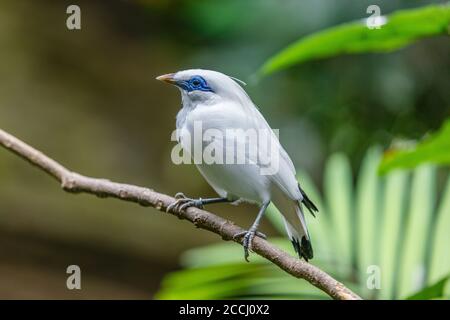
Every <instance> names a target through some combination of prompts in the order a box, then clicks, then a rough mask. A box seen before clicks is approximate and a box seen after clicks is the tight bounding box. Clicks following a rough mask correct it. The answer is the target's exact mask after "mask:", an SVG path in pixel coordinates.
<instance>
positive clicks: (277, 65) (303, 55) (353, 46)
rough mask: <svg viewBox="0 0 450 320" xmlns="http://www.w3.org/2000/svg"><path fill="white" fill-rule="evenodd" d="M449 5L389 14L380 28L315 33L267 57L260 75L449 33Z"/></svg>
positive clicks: (354, 26) (359, 25) (351, 26)
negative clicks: (341, 55) (321, 59)
mask: <svg viewBox="0 0 450 320" xmlns="http://www.w3.org/2000/svg"><path fill="white" fill-rule="evenodd" d="M449 23H450V7H449V6H447V5H431V6H427V7H423V8H419V9H410V10H402V11H398V12H396V13H393V14H391V15H389V16H388V17H387V21H386V24H384V25H383V26H382V27H381V28H380V29H369V28H368V27H367V26H366V23H365V21H356V22H351V23H346V24H343V25H339V26H336V27H333V28H329V29H325V30H323V31H320V32H317V33H314V34H312V35H309V36H307V37H304V38H301V39H300V40H298V41H296V42H294V43H293V44H291V45H289V46H288V47H287V48H285V49H284V50H282V51H281V52H279V53H277V54H276V55H275V56H273V57H271V58H270V59H268V60H267V61H266V62H265V63H264V64H263V66H262V67H261V68H260V69H259V71H258V74H259V75H261V76H265V75H269V74H271V73H274V72H276V71H279V70H282V69H286V68H288V67H290V66H292V65H295V64H300V63H303V62H306V61H310V60H314V59H319V58H326V57H332V56H337V55H340V54H355V53H364V52H389V51H393V50H396V49H400V48H402V47H404V46H406V45H408V44H410V43H412V42H414V41H416V40H418V39H420V38H425V37H430V36H434V35H439V34H447V33H448V29H447V28H448V25H449Z"/></svg>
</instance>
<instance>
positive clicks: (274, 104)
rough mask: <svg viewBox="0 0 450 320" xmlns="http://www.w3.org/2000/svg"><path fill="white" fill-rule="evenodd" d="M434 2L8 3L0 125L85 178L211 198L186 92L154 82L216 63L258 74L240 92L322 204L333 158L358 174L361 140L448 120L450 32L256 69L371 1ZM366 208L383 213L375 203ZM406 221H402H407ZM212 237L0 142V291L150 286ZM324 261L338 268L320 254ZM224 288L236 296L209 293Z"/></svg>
mask: <svg viewBox="0 0 450 320" xmlns="http://www.w3.org/2000/svg"><path fill="white" fill-rule="evenodd" d="M438 3H445V1H411V0H404V1H392V0H390V1H387V0H386V1H373V0H372V1H360V0H346V1H342V0H341V1H331V0H308V1H306V0H303V1H293V0H290V1H283V2H280V1H275V0H252V1H237V0H230V1H220V2H219V1H168V0H166V1H163V0H161V1H157V0H147V1H145V0H141V1H92V0H90V1H87V0H86V1H76V3H74V2H72V1H50V0H48V1H46V0H41V1H31V0H28V1H20V2H19V1H9V0H8V1H2V2H1V3H0V39H1V41H0V47H1V50H0V127H1V128H2V129H4V130H6V131H8V132H10V133H12V134H14V135H16V136H17V137H19V138H21V139H23V140H24V141H26V142H27V143H29V144H31V145H32V146H35V147H36V148H38V149H40V150H42V151H44V152H45V153H47V154H48V155H49V156H51V157H53V158H55V159H56V160H58V161H60V162H61V163H62V164H64V165H65V166H67V167H69V168H71V169H72V170H74V171H78V172H80V173H83V174H86V175H92V176H96V177H105V178H109V179H111V180H116V181H121V182H127V183H132V184H137V185H142V186H148V187H150V188H154V189H155V190H158V191H160V192H163V193H168V194H175V193H176V192H178V191H183V192H184V193H185V194H187V195H190V196H194V197H198V196H202V197H207V196H213V195H214V192H213V191H212V190H211V188H210V187H209V186H208V185H207V183H206V182H205V181H204V180H203V179H202V177H201V176H200V174H198V173H197V170H196V168H195V167H194V166H187V165H182V166H176V165H174V164H173V163H172V162H171V159H170V151H171V149H172V147H173V142H171V141H170V134H171V132H172V130H173V129H174V126H175V119H174V118H175V115H176V113H177V112H178V110H179V106H180V97H179V94H178V93H177V92H175V91H174V90H173V88H169V87H166V86H163V85H161V84H160V83H158V82H157V81H155V80H154V78H155V77H156V76H158V75H160V74H163V73H168V72H173V71H177V70H181V69H189V68H205V69H213V70H218V71H221V72H224V73H226V74H229V75H232V76H235V77H237V78H240V79H242V80H244V81H248V82H249V84H248V86H247V87H246V90H247V92H248V93H249V94H250V96H251V97H252V99H253V101H254V102H255V103H256V104H257V105H258V106H259V107H260V110H261V112H262V113H263V114H264V116H265V117H266V119H267V120H268V122H269V123H270V124H271V126H272V127H273V128H279V129H280V139H281V142H282V144H283V145H284V146H285V148H286V149H287V151H288V153H289V154H290V156H291V158H292V160H293V161H294V164H295V166H296V167H297V168H299V169H301V171H302V172H307V173H308V176H309V177H310V180H311V183H310V185H311V188H314V186H316V188H317V196H316V197H315V199H317V200H319V199H320V195H319V194H320V193H325V194H326V193H327V183H326V181H327V174H326V170H324V168H330V166H332V165H330V164H329V162H330V161H333V160H330V159H333V157H336V154H337V155H338V156H337V157H338V158H339V157H341V160H342V157H343V158H344V160H342V161H341V162H343V163H344V164H343V165H342V164H341V167H339V166H340V165H339V164H337V165H336V166H337V167H338V168H337V169H330V170H337V171H333V172H335V174H336V176H335V177H334V178H333V177H331V178H328V179H331V180H333V181H335V183H337V182H339V181H340V180H339V178H340V177H344V179H347V180H345V183H346V185H347V186H351V185H352V184H353V183H355V182H356V179H357V177H358V176H359V174H358V173H360V172H362V171H363V170H364V168H363V166H362V163H364V160H363V159H366V160H367V152H368V151H367V150H378V151H377V152H378V153H376V154H377V155H378V158H376V157H375V156H372V158H373V157H375V158H376V159H379V155H380V148H381V149H383V150H385V149H387V148H388V147H389V146H391V145H392V143H393V141H398V140H399V139H408V140H419V139H421V138H422V137H423V136H424V135H426V134H427V133H429V132H434V131H437V130H438V129H439V128H440V127H441V126H442V124H443V123H444V120H445V119H446V118H448V117H449V116H450V95H449V94H448V92H449V90H448V88H449V87H450V83H449V79H450V78H449V70H450V58H449V52H450V50H449V49H450V43H449V41H448V35H447V36H445V35H442V36H436V37H432V38H427V39H423V40H421V41H419V42H417V43H414V44H412V45H410V46H407V47H405V48H401V49H400V50H398V51H395V52H391V53H387V54H382V53H368V54H359V55H339V56H336V57H331V58H328V59H323V60H315V61H311V62H307V63H304V64H301V65H295V66H293V67H291V68H288V69H286V70H283V71H280V72H278V73H275V74H273V75H269V76H267V77H263V78H260V79H257V80H256V78H255V77H252V76H254V75H255V74H256V72H257V70H258V69H259V68H260V67H261V65H262V64H263V63H264V62H265V61H266V60H267V59H268V58H270V57H271V56H273V55H274V54H275V53H277V52H278V51H280V50H281V49H283V48H285V47H286V46H287V45H289V44H290V43H292V42H294V41H296V40H298V39H299V38H301V37H303V36H306V35H309V34H312V33H314V32H317V31H320V30H323V29H326V28H329V27H333V26H335V25H338V24H340V23H344V22H348V21H355V20H358V19H362V18H365V17H368V16H369V14H367V13H366V9H367V7H368V6H369V5H371V4H377V5H379V6H380V8H381V13H382V14H389V13H391V12H394V11H397V10H399V9H408V8H415V7H421V6H425V5H429V4H438ZM69 4H77V5H79V6H80V8H81V23H82V29H81V30H77V31H70V30H68V29H67V28H66V18H67V16H68V15H67V14H66V8H67V6H68V5H69ZM373 146H379V147H375V148H378V149H371V148H372V147H373ZM373 152H375V151H372V153H373ZM369 153H370V151H369ZM339 155H340V156H339ZM330 157H331V158H330ZM337 161H338V162H339V160H337ZM372 167H373V168H374V170H375V167H376V166H375V165H372ZM342 168H343V169H342ZM339 170H341V171H339ZM345 170H347V171H348V172H347V173H344V174H343V175H340V173H339V172H344V171H345ZM430 170H434V171H433V173H430V174H431V175H432V176H433V181H432V182H431V183H435V185H436V186H435V188H436V191H435V194H436V196H435V197H434V195H431V196H430V197H432V199H436V200H430V201H435V202H433V203H443V202H444V200H445V199H444V196H443V194H444V189H445V185H446V179H447V176H448V172H447V169H445V168H438V169H430ZM435 171H436V172H435ZM404 174H405V175H406V174H407V173H404ZM405 179H406V178H405ZM425 179H426V177H425ZM434 179H435V180H434ZM324 181H325V182H324ZM336 181H337V182H336ZM406 181H407V180H406ZM427 181H428V180H427ZM393 183H395V182H393ZM397 183H400V184H401V185H403V184H404V183H405V182H397ZM339 185H340V184H339V183H338V184H337V186H338V189H339ZM391 188H394V189H392V190H393V192H395V191H396V190H397V189H396V187H395V185H394V186H393V187H392V186H391ZM420 191H421V190H420V189H419V190H418V191H416V192H417V194H421V192H420ZM343 192H344V191H343ZM344 194H345V193H344ZM349 194H350V193H349ZM380 201H381V200H380ZM392 201H393V202H394V203H397V202H399V203H400V202H401V201H403V200H399V201H396V200H395V199H394V200H392ZM405 201H406V200H405ZM350 202H351V201H349V203H350ZM331 203H333V202H332V200H331ZM339 205H342V203H340V204H339V203H338V204H336V206H339ZM344 207H345V203H344ZM362 207H363V208H364V207H365V206H362ZM439 208H441V207H439V206H438V205H436V208H434V207H433V208H432V209H430V210H429V211H430V212H431V213H430V215H432V214H433V212H437V211H438V209H439ZM446 208H447V207H446ZM211 209H212V210H213V211H214V212H216V213H217V214H220V215H221V216H224V217H227V218H228V219H231V220H233V221H235V222H236V223H238V224H239V225H242V226H248V225H250V224H251V222H252V221H253V219H254V217H255V214H256V208H255V207H252V206H250V205H241V206H239V207H230V206H227V205H217V206H213V207H211ZM325 211H327V210H325ZM394 211H395V209H394ZM371 212H373V215H372V216H371V218H373V219H374V220H377V216H376V215H375V213H376V209H374V210H372V211H371ZM383 212H384V211H383ZM324 214H325V213H324ZM330 214H331V215H333V214H332V213H330ZM349 214H350V213H349ZM434 215H437V213H434ZM433 217H434V216H430V218H429V220H430V221H435V218H433ZM349 219H351V216H349ZM362 219H364V217H363V218H362ZM332 221H333V220H332V219H331V220H330V224H332ZM399 221H400V222H399ZM427 221H428V220H427ZM446 221H447V222H448V221H449V220H446ZM430 223H431V222H430ZM397 225H398V226H397V227H398V228H400V229H401V226H402V225H403V224H402V223H401V220H398V221H397ZM405 225H407V224H405ZM353 227H354V228H357V227H356V226H353ZM449 227H450V226H449ZM313 228H315V227H313ZM261 229H262V230H263V231H264V232H265V233H267V234H268V235H269V236H272V235H279V232H278V231H279V230H278V228H277V227H276V223H275V227H273V226H272V225H271V224H270V223H269V222H268V221H264V223H263V224H262V227H261ZM333 230H334V229H333V227H331V229H330V230H329V231H327V232H328V234H327V236H328V237H331V238H333V236H334V234H333V232H334V231H333ZM339 230H340V231H339V232H342V230H344V229H342V228H341V229H339ZM396 230H397V229H392V231H391V235H392V234H396ZM319 232H321V231H317V232H316V233H319ZM322 232H325V231H323V230H322ZM383 232H384V229H383ZM422 236H423V237H426V235H422ZM344 238H345V236H344ZM313 239H314V240H313V241H314V242H313V245H317V246H318V247H325V249H324V250H325V251H330V248H328V250H327V248H326V244H327V243H330V242H326V241H325V240H324V241H323V242H321V238H320V236H319V235H318V234H317V235H314V234H313ZM390 239H392V238H390ZM347 240H348V239H347ZM347 240H345V239H344V240H343V241H347ZM217 242H220V239H219V238H218V237H217V236H215V235H213V234H211V233H208V232H206V231H201V230H198V229H195V228H193V227H192V226H191V225H190V224H188V223H186V222H183V221H180V220H177V219H174V218H173V217H172V216H169V215H166V214H161V213H160V212H158V211H156V210H154V209H151V208H141V207H139V206H136V205H133V204H129V203H124V202H120V201H116V200H111V199H107V200H101V199H96V198H95V197H92V196H89V195H72V194H66V193H64V192H62V191H61V190H60V188H59V186H58V185H57V184H56V183H55V182H54V181H53V180H52V179H49V178H48V177H46V176H45V175H44V174H43V173H41V172H39V171H38V170H36V169H35V168H32V167H31V166H29V165H28V164H27V163H25V162H24V161H21V160H19V159H18V158H17V157H16V156H14V155H12V154H10V153H7V152H5V151H3V150H0V252H1V259H0V298H143V299H145V298H153V297H154V296H155V294H156V293H157V292H158V290H160V288H161V285H160V283H161V281H162V279H163V278H164V276H166V275H168V274H169V273H170V272H172V271H176V270H178V269H179V268H180V267H181V265H180V262H179V261H180V255H181V254H182V253H183V252H185V251H186V250H188V249H192V248H195V247H198V246H202V245H206V244H209V243H217ZM321 243H322V244H321ZM231 246H234V248H235V249H237V250H239V254H242V252H241V251H240V249H241V248H240V247H239V246H238V245H236V244H231ZM286 250H289V251H292V250H291V248H290V247H286ZM352 250H353V249H352V248H351V247H349V249H348V251H352ZM354 250H355V252H356V251H357V250H358V249H356V248H355V249H354ZM367 250H371V249H367ZM447 255H448V253H447ZM339 257H341V256H338V257H337V258H336V257H335V259H339ZM358 257H360V256H358V255H357V254H356V253H354V254H352V253H348V256H346V257H344V258H343V259H344V260H345V261H346V262H349V263H355V261H356V260H357V259H359V258H358ZM213 258H214V257H213V255H212V256H211V259H213ZM254 259H255V258H254ZM319 261H320V259H319ZM446 261H448V259H447V260H446ZM314 262H315V261H314V260H313V263H314ZM233 263H234V262H233ZM71 264H77V265H79V266H80V267H81V270H82V290H80V291H76V290H75V291H70V290H67V288H66V277H67V274H66V268H67V266H68V265H71ZM387 264H389V265H392V264H393V262H392V261H391V260H390V261H389V262H387ZM183 266H186V263H185V264H183ZM247 267H248V268H253V267H255V266H254V265H251V264H250V265H246V268H247ZM323 268H324V270H326V271H329V268H327V264H325V265H324V266H323ZM246 270H250V269H246ZM346 270H348V269H346ZM449 271H450V268H449ZM330 272H331V271H330ZM346 272H347V271H345V272H344V274H345V273H346ZM337 273H339V271H337ZM346 276H348V277H349V278H352V277H353V278H354V279H353V280H355V278H358V277H360V276H358V275H355V274H351V275H348V274H346ZM391 276H396V275H391ZM434 280H436V279H434ZM172 281H173V280H172ZM298 282H299V283H301V286H305V284H304V282H301V280H298ZM416 289H420V287H418V288H416ZM211 290H212V289H211ZM293 290H296V289H295V288H294V289H293ZM399 290H402V289H399ZM269 291H270V290H269ZM407 291H408V290H407ZM180 292H181V291H180ZM408 293H411V292H409V291H408ZM405 294H406V291H405ZM229 296H235V295H234V293H233V292H231V293H229V294H228V295H222V296H221V295H216V296H214V295H212V296H203V297H229ZM310 296H312V297H316V295H314V294H312V295H310ZM401 296H402V295H401V294H398V295H397V294H393V293H387V294H382V295H381V297H385V298H392V297H401ZM159 297H166V298H170V297H171V296H170V294H168V295H166V296H164V292H163V293H160V295H159ZM181 297H182V296H181ZM191 297H196V296H195V295H192V296H191ZM197 297H202V296H201V295H200V296H197ZM367 297H373V296H372V295H370V294H368V295H367Z"/></svg>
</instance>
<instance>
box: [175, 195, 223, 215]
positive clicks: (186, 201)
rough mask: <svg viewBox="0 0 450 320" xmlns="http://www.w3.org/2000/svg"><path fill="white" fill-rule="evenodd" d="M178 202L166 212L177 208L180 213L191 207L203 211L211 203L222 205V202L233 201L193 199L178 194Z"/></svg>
mask: <svg viewBox="0 0 450 320" xmlns="http://www.w3.org/2000/svg"><path fill="white" fill-rule="evenodd" d="M175 199H176V201H175V202H173V203H171V204H170V205H169V206H167V208H166V211H167V212H168V211H170V210H172V209H174V208H177V209H178V210H180V211H183V210H185V209H187V208H189V207H197V208H200V209H203V206H204V205H206V204H211V203H220V202H231V200H229V199H227V198H209V199H202V198H198V199H192V198H188V197H186V196H185V195H184V194H183V193H181V192H178V193H177V194H176V195H175Z"/></svg>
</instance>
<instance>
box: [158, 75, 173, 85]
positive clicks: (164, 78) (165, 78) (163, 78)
mask: <svg viewBox="0 0 450 320" xmlns="http://www.w3.org/2000/svg"><path fill="white" fill-rule="evenodd" d="M174 75H175V73H168V74H163V75H161V76H159V77H156V80H159V81H162V82H166V83H170V84H175V82H176V81H175V80H174V79H173V77H174Z"/></svg>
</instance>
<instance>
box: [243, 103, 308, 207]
mask: <svg viewBox="0 0 450 320" xmlns="http://www.w3.org/2000/svg"><path fill="white" fill-rule="evenodd" d="M245 109H246V113H247V115H248V117H249V119H250V121H252V123H253V126H254V127H255V128H258V129H262V130H264V131H266V132H269V133H270V137H269V139H268V140H269V146H270V148H269V147H268V146H267V144H266V143H264V142H263V143H260V145H259V146H258V150H259V153H260V155H261V156H262V157H268V158H270V159H272V160H273V161H277V160H278V163H274V165H275V166H276V167H277V170H276V171H275V172H274V174H271V175H270V176H269V178H270V179H271V180H272V181H273V182H274V183H275V184H276V185H277V186H278V187H279V188H280V189H281V190H282V191H283V193H285V194H286V195H287V196H288V197H289V198H291V199H293V200H298V201H302V200H303V195H302V193H301V191H300V188H299V186H298V182H297V178H296V172H295V167H294V164H293V163H292V160H291V158H290V157H289V155H288V154H287V152H286V150H284V148H283V147H282V145H281V144H280V141H279V140H278V138H277V136H276V135H275V133H274V132H273V130H272V129H271V128H270V126H269V124H268V123H267V121H266V119H264V117H263V116H262V114H261V113H260V112H259V110H258V109H257V107H256V106H254V105H251V106H246V107H245Z"/></svg>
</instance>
